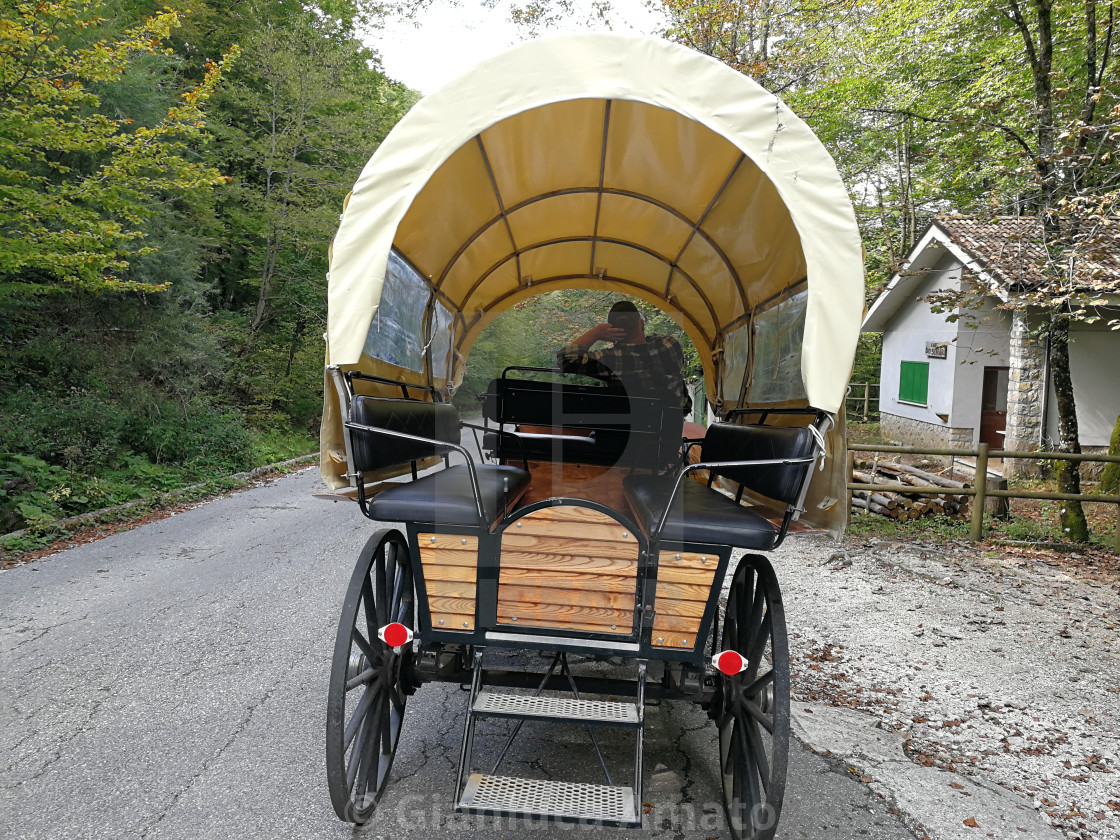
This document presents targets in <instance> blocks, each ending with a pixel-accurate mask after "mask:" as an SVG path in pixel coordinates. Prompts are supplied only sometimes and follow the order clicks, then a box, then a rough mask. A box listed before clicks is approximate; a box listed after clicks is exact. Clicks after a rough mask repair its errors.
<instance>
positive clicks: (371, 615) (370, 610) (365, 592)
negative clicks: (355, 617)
mask: <svg viewBox="0 0 1120 840" xmlns="http://www.w3.org/2000/svg"><path fill="white" fill-rule="evenodd" d="M362 606H363V608H364V610H365V614H366V633H367V634H368V635H369V638H370V639H376V638H377V631H378V630H380V629H381V625H380V624H378V623H377V605H376V604H375V603H374V597H373V586H372V585H371V584H370V580H369V577H368V576H367V577H366V579H365V580H364V581H363V582H362ZM355 629H357V628H356V626H355ZM367 655H368V654H367Z"/></svg>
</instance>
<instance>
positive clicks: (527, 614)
mask: <svg viewBox="0 0 1120 840" xmlns="http://www.w3.org/2000/svg"><path fill="white" fill-rule="evenodd" d="M514 618H516V619H517V621H513V619H514ZM498 623H499V624H503V625H507V626H511V627H512V626H519V627H555V628H556V629H558V630H586V631H588V632H592V633H629V632H630V631H631V630H632V629H633V625H634V613H633V612H623V611H622V610H600V609H593V608H591V607H558V606H547V607H542V608H540V609H538V610H510V609H508V608H506V609H499V610H498ZM612 625H613V626H614V628H615V629H614V630H611V627H612Z"/></svg>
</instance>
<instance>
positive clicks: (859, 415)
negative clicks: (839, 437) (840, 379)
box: [844, 382, 879, 422]
mask: <svg viewBox="0 0 1120 840" xmlns="http://www.w3.org/2000/svg"><path fill="white" fill-rule="evenodd" d="M844 409H845V411H846V412H847V414H848V419H849V420H859V421H861V422H867V421H868V420H870V419H871V418H872V417H878V416H879V383H878V382H853V383H851V384H850V385H848V395H847V396H846V397H845V398H844Z"/></svg>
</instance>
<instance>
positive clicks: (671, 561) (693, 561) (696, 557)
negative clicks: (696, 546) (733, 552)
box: [657, 551, 719, 569]
mask: <svg viewBox="0 0 1120 840" xmlns="http://www.w3.org/2000/svg"><path fill="white" fill-rule="evenodd" d="M678 558H679V559H678ZM704 558H707V560H708V562H707V563H705V562H703V561H704ZM718 563H719V557H718V556H717V555H715V554H693V553H688V552H681V551H662V552H661V553H660V554H659V555H657V566H658V568H661V569H665V568H669V567H673V568H681V569H699V568H708V567H711V568H713V569H714V568H715V567H716V565H717V564H718Z"/></svg>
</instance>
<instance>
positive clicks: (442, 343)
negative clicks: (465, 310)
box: [430, 301, 455, 379]
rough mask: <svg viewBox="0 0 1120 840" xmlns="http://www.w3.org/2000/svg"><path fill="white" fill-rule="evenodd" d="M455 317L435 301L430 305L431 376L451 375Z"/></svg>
mask: <svg viewBox="0 0 1120 840" xmlns="http://www.w3.org/2000/svg"><path fill="white" fill-rule="evenodd" d="M454 320H455V317H454V316H453V315H452V314H451V310H450V309H448V308H447V307H446V306H444V305H443V304H442V303H439V302H438V301H437V302H436V305H435V306H433V307H432V333H431V335H432V346H431V348H430V349H431V353H432V376H433V377H434V378H435V379H447V378H449V377H450V376H451V368H452V364H453V361H452V358H451V351H452V348H453V347H454V341H453V339H454V334H453V333H454V329H455V323H454Z"/></svg>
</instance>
